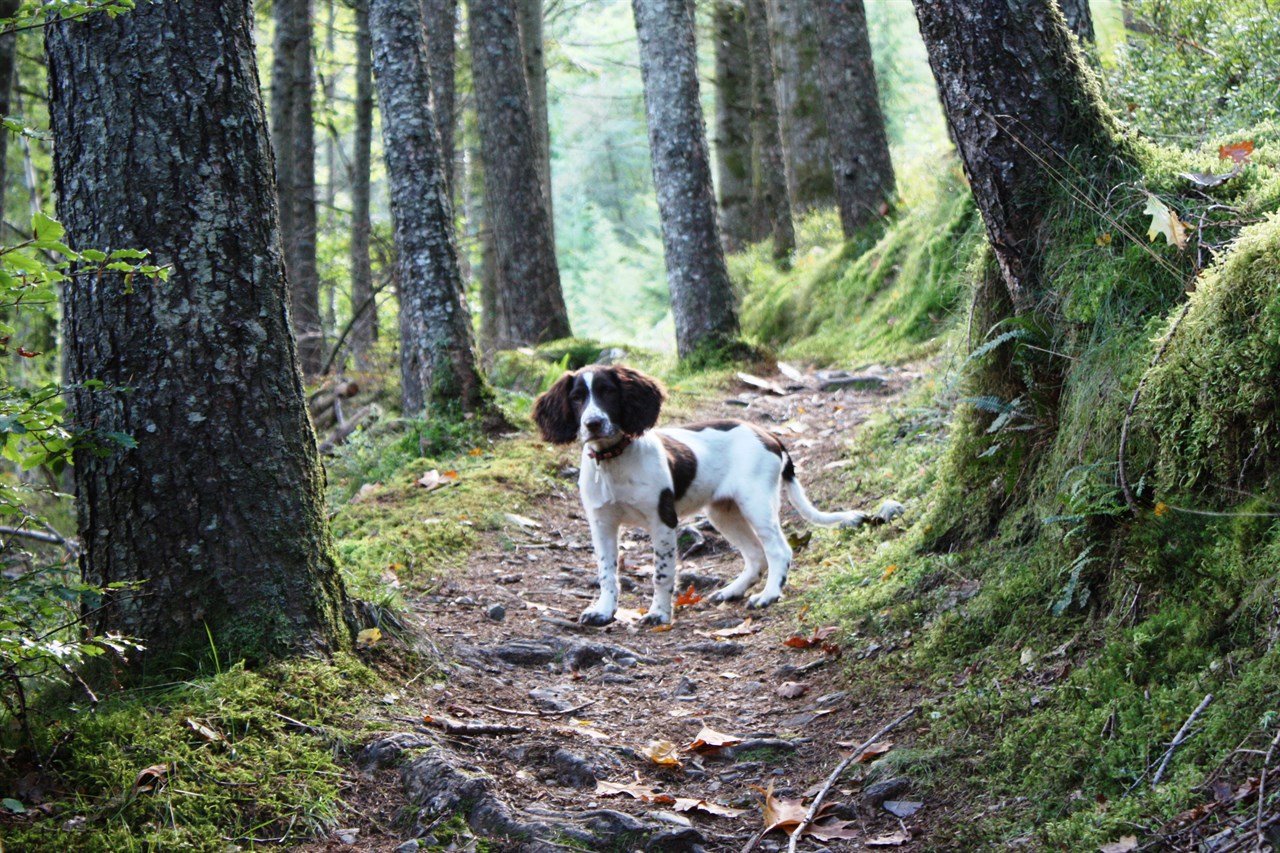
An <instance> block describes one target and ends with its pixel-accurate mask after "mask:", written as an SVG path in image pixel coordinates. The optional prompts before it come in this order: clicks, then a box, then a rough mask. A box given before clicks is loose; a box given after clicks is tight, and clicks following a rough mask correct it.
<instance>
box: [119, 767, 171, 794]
mask: <svg viewBox="0 0 1280 853" xmlns="http://www.w3.org/2000/svg"><path fill="white" fill-rule="evenodd" d="M169 770H170V765H168V764H152V765H151V766H150V767H144V768H142V769H141V770H139V771H138V775H137V777H136V778H135V779H134V780H133V787H132V788H130V789H129V796H131V797H134V796H137V795H138V794H141V793H144V792H146V791H154V790H155V789H156V788H159V787H160V786H161V785H163V784H164V783H165V782H166V781H167V780H168V778H169Z"/></svg>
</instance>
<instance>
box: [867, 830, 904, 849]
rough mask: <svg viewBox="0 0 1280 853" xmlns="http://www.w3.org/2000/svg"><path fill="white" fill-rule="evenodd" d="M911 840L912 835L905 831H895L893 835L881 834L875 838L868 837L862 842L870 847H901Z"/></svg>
mask: <svg viewBox="0 0 1280 853" xmlns="http://www.w3.org/2000/svg"><path fill="white" fill-rule="evenodd" d="M910 840H911V836H910V835H907V834H906V833H905V832H901V831H899V832H895V833H894V834H893V835H880V836H877V837H875V838H868V839H867V840H866V841H864V842H862V843H863V844H865V845H867V846H868V847H901V846H902V845H904V844H906V843H907V842H908V841H910Z"/></svg>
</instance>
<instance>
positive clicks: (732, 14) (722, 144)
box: [712, 0, 752, 252]
mask: <svg viewBox="0 0 1280 853" xmlns="http://www.w3.org/2000/svg"><path fill="white" fill-rule="evenodd" d="M712 25H713V28H714V31H715V47H716V51H715V53H716V176H717V178H718V179H719V180H718V183H719V189H720V236H721V238H722V239H723V240H724V248H725V251H726V252H738V251H741V250H742V247H743V246H745V245H746V244H747V243H748V242H750V241H751V238H752V232H751V215H752V210H751V55H750V50H749V49H748V43H747V11H746V8H745V6H744V5H743V3H742V0H717V3H716V5H715V10H714V12H713V13H712Z"/></svg>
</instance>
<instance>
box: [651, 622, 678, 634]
mask: <svg viewBox="0 0 1280 853" xmlns="http://www.w3.org/2000/svg"><path fill="white" fill-rule="evenodd" d="M674 627H675V625H673V624H672V623H670V622H668V623H667V624H665V625H654V626H653V627H652V628H650V629H649V633H650V634H661V633H663V632H665V631H670V630H671V629H672V628H674Z"/></svg>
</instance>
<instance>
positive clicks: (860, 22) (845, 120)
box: [813, 0, 894, 238]
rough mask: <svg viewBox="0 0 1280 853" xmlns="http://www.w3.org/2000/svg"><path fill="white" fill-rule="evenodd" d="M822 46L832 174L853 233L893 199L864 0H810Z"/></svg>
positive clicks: (844, 221)
mask: <svg viewBox="0 0 1280 853" xmlns="http://www.w3.org/2000/svg"><path fill="white" fill-rule="evenodd" d="M813 12H814V19H815V23H816V24H817V29H818V33H819V39H818V41H819V45H820V46H821V48H822V51H821V61H820V65H821V67H822V84H823V85H822V95H823V100H824V102H825V103H826V105H827V130H828V132H829V144H830V148H831V174H832V179H833V180H834V182H835V191H836V202H837V204H838V206H839V208H840V226H841V228H842V229H843V231H844V236H845V237H846V238H851V237H853V235H854V234H855V233H856V232H857V231H858V230H859V229H861V228H862V227H863V226H864V225H866V224H867V223H868V222H872V221H874V220H876V219H878V218H880V217H882V216H884V215H885V214H886V213H888V209H889V205H890V203H891V202H892V199H893V190H894V182H893V163H892V161H891V160H890V159H889V138H888V136H886V134H885V129H884V115H883V114H882V113H881V112H880V92H879V90H878V88H877V87H876V73H875V67H874V66H873V65H872V62H871V39H870V37H869V36H868V35H867V14H866V12H865V11H864V9H863V6H862V0H814V5H813Z"/></svg>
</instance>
